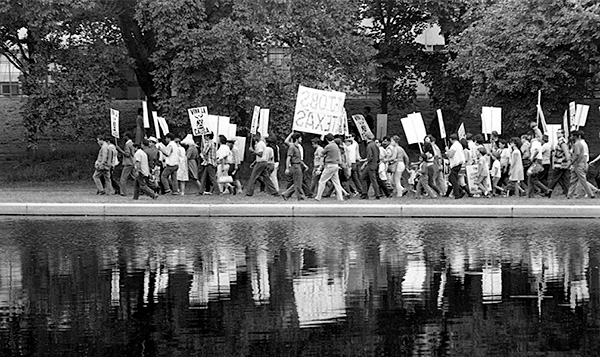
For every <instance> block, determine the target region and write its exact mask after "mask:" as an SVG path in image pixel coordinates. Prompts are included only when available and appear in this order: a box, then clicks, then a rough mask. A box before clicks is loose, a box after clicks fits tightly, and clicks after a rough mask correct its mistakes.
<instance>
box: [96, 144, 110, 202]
mask: <svg viewBox="0 0 600 357" xmlns="http://www.w3.org/2000/svg"><path fill="white" fill-rule="evenodd" d="M96 142H97V143H98V145H99V146H100V151H98V158H97V159H96V162H95V163H94V168H95V170H94V174H93V175H92V179H93V180H94V183H95V184H96V188H97V189H98V191H96V194H98V195H106V194H109V195H110V194H112V192H113V188H112V185H111V184H110V168H111V166H112V162H113V158H112V152H111V150H110V149H109V147H108V140H106V139H105V138H102V137H99V138H97V139H96ZM100 178H103V179H104V186H103V184H102V181H101V180H100Z"/></svg>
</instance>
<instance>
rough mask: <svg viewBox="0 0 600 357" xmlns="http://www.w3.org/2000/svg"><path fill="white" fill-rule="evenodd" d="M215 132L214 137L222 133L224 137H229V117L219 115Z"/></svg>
mask: <svg viewBox="0 0 600 357" xmlns="http://www.w3.org/2000/svg"><path fill="white" fill-rule="evenodd" d="M217 124H218V127H217V132H216V133H215V137H217V136H219V135H224V136H225V137H226V138H229V137H228V136H227V135H229V117H219V121H218V123H217Z"/></svg>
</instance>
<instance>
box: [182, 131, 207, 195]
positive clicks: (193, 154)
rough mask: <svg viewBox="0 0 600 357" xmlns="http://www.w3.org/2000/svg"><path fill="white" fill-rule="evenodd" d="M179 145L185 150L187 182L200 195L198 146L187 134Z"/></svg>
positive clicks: (190, 135)
mask: <svg viewBox="0 0 600 357" xmlns="http://www.w3.org/2000/svg"><path fill="white" fill-rule="evenodd" d="M181 145H182V146H183V147H184V148H185V159H186V164H187V171H188V182H191V183H192V184H193V185H194V186H196V188H197V189H198V193H202V192H203V191H202V185H200V179H199V176H198V158H199V157H200V153H199V152H198V145H197V144H196V142H195V141H194V137H193V136H192V134H187V135H186V137H185V138H184V139H183V140H181Z"/></svg>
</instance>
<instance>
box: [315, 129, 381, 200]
mask: <svg viewBox="0 0 600 357" xmlns="http://www.w3.org/2000/svg"><path fill="white" fill-rule="evenodd" d="M334 139H335V138H334V136H333V134H331V133H329V134H327V135H325V140H326V141H327V145H326V146H325V148H323V166H324V167H323V170H322V173H321V179H320V180H319V188H318V190H317V196H316V197H315V200H316V201H321V198H322V197H323V192H324V191H325V185H326V184H327V182H328V181H331V183H333V187H335V194H336V197H337V200H338V201H343V200H344V194H343V190H342V185H341V183H340V177H339V171H340V162H341V160H340V159H341V156H340V155H341V153H340V148H339V147H338V145H337V144H336V143H335V142H334ZM378 150H379V149H378Z"/></svg>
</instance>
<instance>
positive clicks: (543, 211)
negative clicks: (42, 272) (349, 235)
mask: <svg viewBox="0 0 600 357" xmlns="http://www.w3.org/2000/svg"><path fill="white" fill-rule="evenodd" d="M0 216H98V217H123V216H133V217H135V216H153V217H163V216H164V217H174V216H175V217H493V218H600V206H557V205H535V206H527V205H474V204H471V205H426V204H424V205H393V204H369V205H365V204H342V205H337V204H327V203H322V204H296V205H294V204H156V203H153V204H143V203H135V204H120V203H0Z"/></svg>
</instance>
